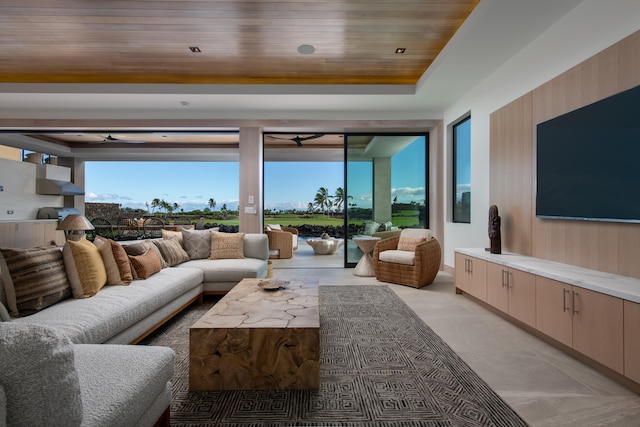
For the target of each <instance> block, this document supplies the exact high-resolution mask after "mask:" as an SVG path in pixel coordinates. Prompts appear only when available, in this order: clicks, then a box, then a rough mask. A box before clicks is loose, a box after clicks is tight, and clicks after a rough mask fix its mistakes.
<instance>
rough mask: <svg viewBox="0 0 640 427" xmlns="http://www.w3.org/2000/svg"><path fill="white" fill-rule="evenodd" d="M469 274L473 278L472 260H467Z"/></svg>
mask: <svg viewBox="0 0 640 427" xmlns="http://www.w3.org/2000/svg"><path fill="white" fill-rule="evenodd" d="M469 274H471V275H472V276H473V260H472V259H470V260H469Z"/></svg>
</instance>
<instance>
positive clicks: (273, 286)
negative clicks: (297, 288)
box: [258, 279, 291, 291]
mask: <svg viewBox="0 0 640 427" xmlns="http://www.w3.org/2000/svg"><path fill="white" fill-rule="evenodd" d="M289 283H291V282H290V281H289V280H277V279H268V280H261V281H259V282H258V287H259V288H261V289H264V290H265V291H276V290H278V289H284V288H286V287H287V285H288V284H289Z"/></svg>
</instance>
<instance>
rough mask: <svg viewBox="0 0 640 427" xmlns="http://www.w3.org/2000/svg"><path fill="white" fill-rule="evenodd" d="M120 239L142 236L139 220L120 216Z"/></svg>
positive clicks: (132, 238)
mask: <svg viewBox="0 0 640 427" xmlns="http://www.w3.org/2000/svg"><path fill="white" fill-rule="evenodd" d="M117 228H118V240H135V239H137V238H138V237H140V227H139V225H138V222H137V221H136V220H134V219H131V218H120V219H118V223H117Z"/></svg>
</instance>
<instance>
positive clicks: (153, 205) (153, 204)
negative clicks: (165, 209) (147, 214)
mask: <svg viewBox="0 0 640 427" xmlns="http://www.w3.org/2000/svg"><path fill="white" fill-rule="evenodd" d="M159 207H162V204H161V203H160V199H158V198H155V199H153V200H152V201H151V213H153V211H154V210H156V208H159Z"/></svg>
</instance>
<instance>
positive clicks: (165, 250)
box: [153, 237, 189, 267]
mask: <svg viewBox="0 0 640 427" xmlns="http://www.w3.org/2000/svg"><path fill="white" fill-rule="evenodd" d="M153 243H154V245H155V246H156V247H157V248H158V250H159V251H160V254H161V255H162V258H164V260H165V261H166V263H167V265H169V266H170V267H173V266H174V265H178V264H182V263H183V262H186V261H189V254H187V253H186V252H185V250H184V249H182V246H181V245H180V241H179V240H178V238H177V237H173V238H171V239H163V240H154V241H153Z"/></svg>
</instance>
